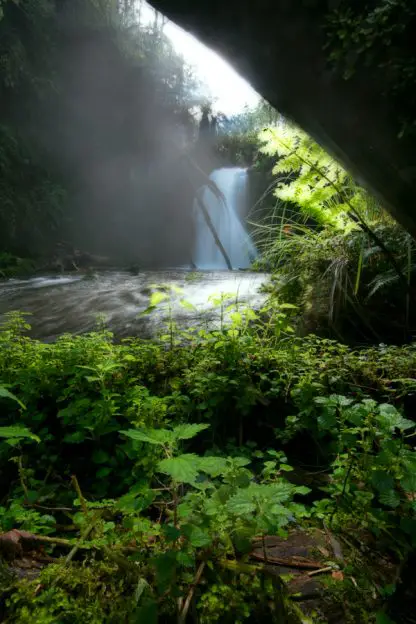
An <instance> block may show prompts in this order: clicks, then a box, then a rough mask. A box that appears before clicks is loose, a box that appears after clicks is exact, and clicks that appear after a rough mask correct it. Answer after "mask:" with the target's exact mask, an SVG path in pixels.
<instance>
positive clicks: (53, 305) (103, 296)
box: [0, 270, 266, 341]
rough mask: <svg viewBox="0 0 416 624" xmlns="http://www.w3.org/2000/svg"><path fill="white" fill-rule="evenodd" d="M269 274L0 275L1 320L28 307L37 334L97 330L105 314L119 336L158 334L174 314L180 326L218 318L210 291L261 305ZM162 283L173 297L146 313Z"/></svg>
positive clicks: (50, 335) (49, 337)
mask: <svg viewBox="0 0 416 624" xmlns="http://www.w3.org/2000/svg"><path fill="white" fill-rule="evenodd" d="M265 280H266V276H265V275H264V274H260V273H250V272H245V271H233V272H230V271H224V272H203V273H192V272H190V271H186V270H166V271H144V272H142V273H140V274H138V275H131V274H130V273H127V272H121V271H105V272H98V273H96V274H94V275H93V276H91V277H87V276H82V275H80V274H64V275H63V276H60V277H59V276H43V277H35V278H31V279H24V280H23V279H19V280H18V279H10V280H0V322H1V321H4V318H5V317H4V314H5V313H6V312H10V311H13V310H19V311H21V312H28V313H30V316H29V317H28V322H29V323H30V324H31V325H32V332H31V336H33V337H36V338H39V339H41V340H44V341H51V340H54V339H56V338H57V337H58V336H59V335H61V334H63V333H65V332H71V333H81V332H86V331H91V330H93V329H94V328H96V327H97V322H98V320H99V319H102V320H104V321H105V323H106V325H107V326H108V327H109V328H110V329H111V330H112V331H113V332H114V334H115V335H116V336H117V337H125V336H153V335H155V334H157V333H159V332H160V331H162V330H163V327H164V326H166V323H167V322H168V320H169V319H172V320H174V321H175V322H176V323H177V325H178V326H179V327H188V326H191V325H193V326H195V325H197V326H201V325H202V326H203V325H204V324H209V325H210V326H211V325H212V324H215V323H218V319H219V317H220V307H219V306H218V305H215V303H214V302H213V301H212V300H210V297H211V298H212V297H213V296H214V295H220V294H221V293H228V294H230V297H229V298H228V299H227V303H231V302H233V301H235V300H236V299H237V298H238V301H239V302H241V303H242V304H247V305H250V306H253V307H257V306H259V305H261V302H262V301H263V300H264V295H263V294H261V293H260V292H259V288H260V286H261V285H262V284H263V283H264V282H265ZM162 285H163V288H162V289H164V292H165V294H167V295H168V298H167V299H166V300H165V301H163V302H162V303H161V304H160V305H159V306H158V307H157V308H156V310H155V311H153V312H151V313H150V314H146V315H143V312H144V310H146V308H147V307H148V306H149V303H150V297H151V294H152V292H154V291H155V290H158V289H159V288H160V286H162ZM172 287H173V289H172ZM178 289H179V292H178ZM184 301H185V302H187V304H186V305H185V306H184V305H183V302H184ZM181 302H182V303H181ZM189 304H191V305H189ZM169 308H170V309H169Z"/></svg>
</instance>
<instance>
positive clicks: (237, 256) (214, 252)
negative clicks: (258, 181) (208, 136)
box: [194, 167, 257, 270]
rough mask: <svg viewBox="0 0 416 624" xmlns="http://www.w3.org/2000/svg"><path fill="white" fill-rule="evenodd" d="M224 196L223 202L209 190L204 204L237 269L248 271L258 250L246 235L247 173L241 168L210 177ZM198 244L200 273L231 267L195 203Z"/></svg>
mask: <svg viewBox="0 0 416 624" xmlns="http://www.w3.org/2000/svg"><path fill="white" fill-rule="evenodd" d="M210 178H211V180H212V181H213V182H214V183H215V184H216V185H217V187H218V189H219V190H220V191H221V192H222V194H223V196H224V201H221V200H220V199H219V198H218V197H216V196H215V194H214V193H213V192H212V190H211V189H210V188H208V187H205V189H204V191H203V193H202V195H201V200H202V202H203V204H204V205H205V207H206V209H207V211H208V214H209V215H210V218H211V221H212V224H213V225H214V228H215V230H216V232H217V235H218V238H219V239H220V241H221V243H222V245H223V247H224V249H225V251H226V253H227V255H228V257H229V260H230V262H231V266H232V268H233V269H247V268H249V267H250V266H251V264H252V262H253V261H254V260H255V259H256V257H257V251H256V248H255V246H254V244H253V242H252V240H251V238H250V235H249V234H248V232H247V231H246V229H245V227H244V225H243V222H242V219H244V217H245V212H246V211H245V202H246V188H247V171H246V169H241V168H239V167H232V168H223V169H216V170H215V171H213V173H212V174H211V176H210ZM194 210H195V224H196V244H195V251H194V263H195V265H196V266H197V267H198V269H209V270H221V269H226V268H227V264H226V261H225V258H224V255H223V254H222V253H221V250H220V248H219V246H218V244H217V243H216V241H215V239H214V237H213V235H212V232H211V231H210V229H209V227H208V225H207V223H206V220H205V219H204V216H203V214H202V210H201V208H200V206H199V205H198V202H197V201H196V200H195V207H194Z"/></svg>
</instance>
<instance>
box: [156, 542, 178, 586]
mask: <svg viewBox="0 0 416 624" xmlns="http://www.w3.org/2000/svg"><path fill="white" fill-rule="evenodd" d="M153 564H154V566H155V568H156V581H157V585H158V589H159V592H164V591H166V590H167V589H168V588H169V586H170V585H171V583H173V581H174V579H175V571H176V552H175V551H173V550H170V551H168V552H166V553H162V554H160V555H157V557H155V558H154V559H153Z"/></svg>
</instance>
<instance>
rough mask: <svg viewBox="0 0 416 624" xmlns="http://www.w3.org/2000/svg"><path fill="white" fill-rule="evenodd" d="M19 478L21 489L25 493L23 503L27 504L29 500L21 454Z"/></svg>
mask: <svg viewBox="0 0 416 624" xmlns="http://www.w3.org/2000/svg"><path fill="white" fill-rule="evenodd" d="M18 466H19V479H20V485H21V486H22V490H23V492H24V494H25V504H27V503H28V502H29V490H28V489H27V485H26V481H25V471H24V468H23V461H22V456H21V455H19V463H18Z"/></svg>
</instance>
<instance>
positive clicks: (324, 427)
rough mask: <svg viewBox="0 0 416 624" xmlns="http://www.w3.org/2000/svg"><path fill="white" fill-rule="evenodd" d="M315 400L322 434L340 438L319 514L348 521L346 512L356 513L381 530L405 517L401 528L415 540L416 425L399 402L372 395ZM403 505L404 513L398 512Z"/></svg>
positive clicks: (335, 444)
mask: <svg viewBox="0 0 416 624" xmlns="http://www.w3.org/2000/svg"><path fill="white" fill-rule="evenodd" d="M314 402H315V406H316V408H317V412H318V418H317V429H318V432H319V434H320V435H323V436H326V435H330V436H332V437H334V438H335V442H334V449H333V450H334V452H335V460H334V461H333V463H332V468H333V472H332V478H331V483H330V485H329V487H328V493H329V494H330V495H331V499H325V500H323V501H320V502H319V503H317V504H316V511H317V514H318V516H322V515H323V514H324V513H326V512H328V511H330V513H331V517H333V518H334V517H336V516H338V519H340V518H341V517H342V518H344V519H345V511H346V510H347V511H348V513H349V514H351V511H353V512H354V513H353V517H354V519H355V521H356V520H357V519H359V521H360V524H361V525H362V526H364V527H365V528H371V530H373V531H374V532H375V533H376V534H380V531H384V532H385V531H388V530H389V528H390V527H392V526H394V519H395V518H397V517H400V529H401V530H402V531H403V532H404V533H405V534H407V535H408V537H409V538H410V539H411V540H412V541H413V542H415V541H416V520H415V519H414V513H415V511H416V502H415V493H416V454H415V453H414V448H413V447H412V446H411V441H412V439H413V438H414V436H415V431H414V430H415V423H414V422H412V421H410V420H407V419H406V418H404V417H403V416H402V415H401V414H400V412H399V411H398V410H397V409H396V408H395V407H394V406H393V405H390V404H387V403H381V404H378V403H377V402H376V401H374V400H372V399H363V400H362V401H360V402H355V401H354V400H353V399H351V398H347V397H345V396H342V395H331V396H329V397H317V398H315V400H314ZM399 508H400V512H401V513H400V514H399V516H397V514H393V513H392V512H393V510H399Z"/></svg>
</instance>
